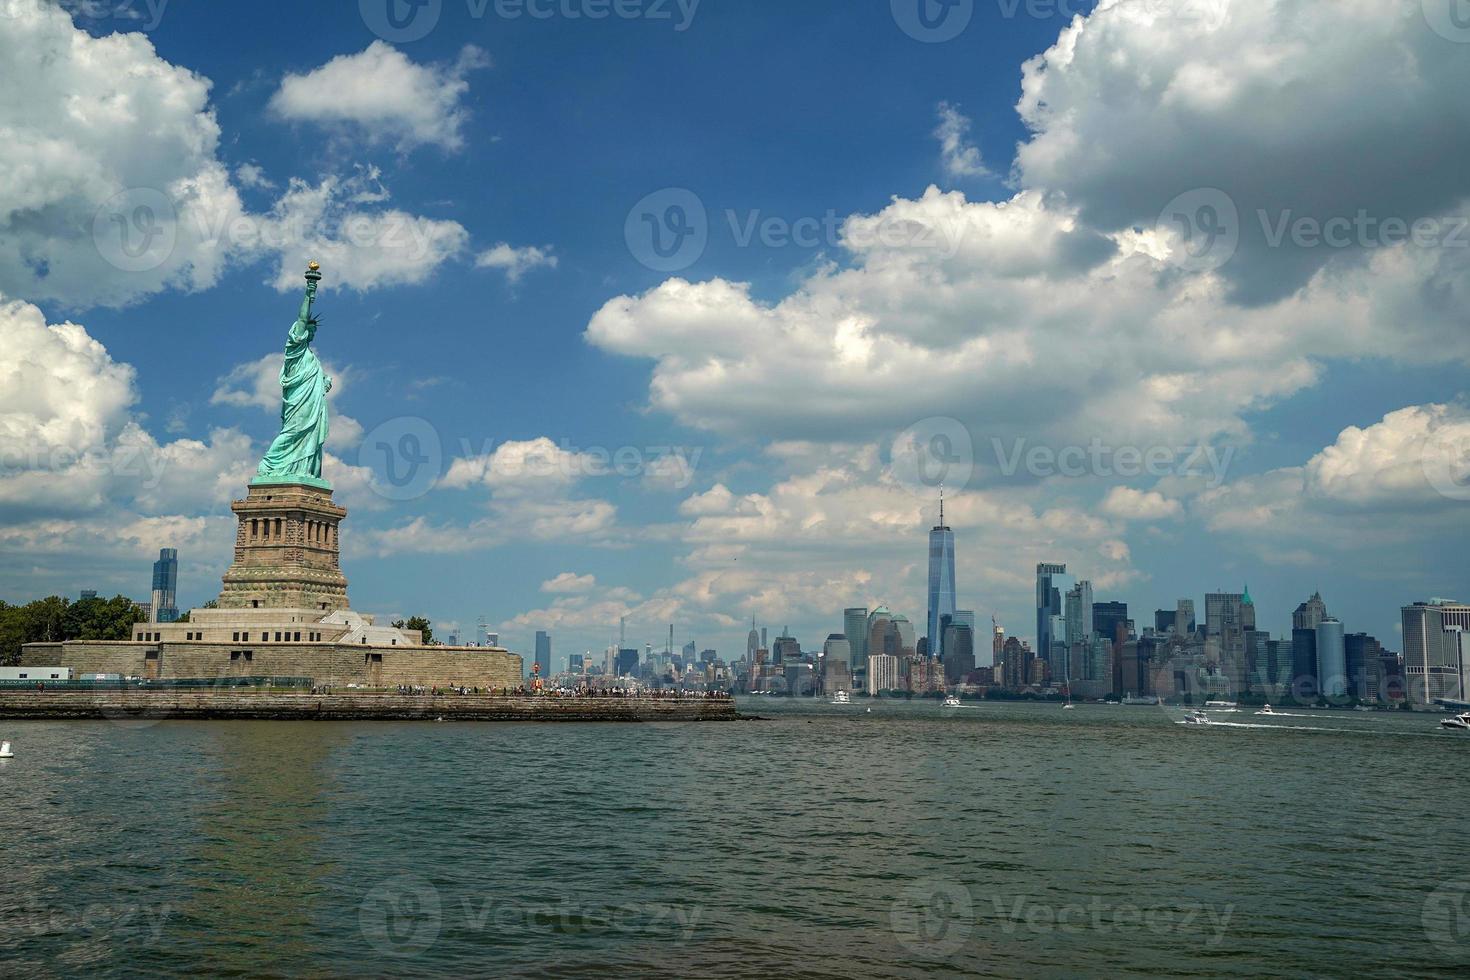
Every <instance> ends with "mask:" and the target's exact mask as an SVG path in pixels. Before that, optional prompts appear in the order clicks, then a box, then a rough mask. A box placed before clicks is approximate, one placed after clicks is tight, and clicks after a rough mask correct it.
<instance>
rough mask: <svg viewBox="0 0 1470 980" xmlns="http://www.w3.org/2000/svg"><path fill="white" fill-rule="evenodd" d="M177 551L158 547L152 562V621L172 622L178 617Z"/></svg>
mask: <svg viewBox="0 0 1470 980" xmlns="http://www.w3.org/2000/svg"><path fill="white" fill-rule="evenodd" d="M178 592H179V551H178V549H177V548H159V549H158V561H156V562H154V563H153V594H152V598H151V602H150V604H151V605H152V607H153V622H155V623H173V622H177V621H178V618H179V599H178Z"/></svg>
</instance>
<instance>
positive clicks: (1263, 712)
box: [1256, 704, 1276, 715]
mask: <svg viewBox="0 0 1470 980" xmlns="http://www.w3.org/2000/svg"><path fill="white" fill-rule="evenodd" d="M1256 714H1258V715H1274V714H1276V712H1274V711H1272V710H1271V706H1270V705H1269V704H1268V705H1265V706H1264V707H1262V708H1261V710H1260V711H1257V712H1256Z"/></svg>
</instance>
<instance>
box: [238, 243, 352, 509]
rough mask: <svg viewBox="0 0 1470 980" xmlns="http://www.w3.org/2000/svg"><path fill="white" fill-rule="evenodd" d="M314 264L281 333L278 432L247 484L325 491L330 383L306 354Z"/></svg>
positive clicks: (312, 328)
mask: <svg viewBox="0 0 1470 980" xmlns="http://www.w3.org/2000/svg"><path fill="white" fill-rule="evenodd" d="M319 269H320V266H318V265H317V263H315V262H312V263H311V264H310V266H309V267H308V271H307V273H306V296H305V298H303V299H302V301H301V312H300V313H299V314H298V315H297V317H296V322H295V323H293V324H291V332H290V333H288V334H287V335H286V362H285V363H284V364H283V365H281V432H280V434H279V435H277V436H276V437H275V439H274V440H272V441H271V447H270V449H268V450H266V454H265V458H264V459H262V460H261V461H260V467H259V469H258V470H257V471H256V473H257V475H256V477H255V479H253V480H251V481H250V482H251V484H252V485H260V484H278V483H306V484H309V485H311V486H316V487H322V488H323V489H331V484H329V483H328V482H327V481H326V480H323V479H322V447H323V446H325V445H326V442H327V424H328V423H327V392H329V391H331V390H332V379H331V378H329V377H327V373H326V372H325V371H324V370H322V364H321V361H318V360H317V359H316V354H314V353H312V350H311V341H312V338H314V337H315V336H316V328H317V324H318V322H319V321H318V319H317V318H316V317H315V316H313V315H312V312H311V304H312V301H313V300H315V299H316V286H317V283H318V282H320V281H321V278H322V274H321V272H320V271H318V270H319Z"/></svg>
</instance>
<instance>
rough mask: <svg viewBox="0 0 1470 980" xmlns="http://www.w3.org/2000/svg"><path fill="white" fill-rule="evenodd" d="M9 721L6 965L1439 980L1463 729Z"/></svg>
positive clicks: (850, 712)
mask: <svg viewBox="0 0 1470 980" xmlns="http://www.w3.org/2000/svg"><path fill="white" fill-rule="evenodd" d="M742 708H743V710H746V711H747V712H754V713H758V714H761V715H763V716H765V717H766V718H767V719H768V720H763V721H752V722H742V723H732V724H708V725H564V726H531V725H470V724H463V725H461V724H314V723H265V722H260V723H256V722H241V723H187V722H173V723H162V724H154V725H147V726H142V727H135V726H131V725H125V724H112V723H106V722H99V723H95V724H94V723H60V722H58V723H49V722H0V738H8V739H10V740H12V741H13V742H14V743H15V748H16V758H14V759H11V760H5V761H0V841H3V847H4V850H5V853H4V855H3V857H0V883H3V891H0V974H3V975H6V976H25V975H34V974H58V973H86V974H88V975H92V976H120V975H143V974H149V975H157V974H172V975H178V974H190V973H200V974H206V973H207V974H223V975H239V976H246V975H250V976H254V975H261V974H267V975H270V974H276V975H279V974H307V975H314V976H367V975H372V976H380V975H424V974H438V975H445V976H449V975H465V974H473V975H491V974H493V975H500V976H504V975H547V976H581V975H587V974H593V973H595V974H598V975H603V976H619V975H621V976H649V975H668V976H688V975H694V974H711V975H720V976H787V977H834V978H835V977H849V976H854V975H873V974H884V975H921V974H935V973H965V974H974V975H993V976H1055V977H1069V976H1079V975H1088V976H1119V975H1128V974H1132V973H1137V974H1140V975H1141V974H1145V973H1149V974H1157V973H1167V974H1172V975H1196V976H1206V975H1230V976H1242V977H1256V976H1269V975H1275V976H1301V975H1304V974H1314V975H1342V974H1348V973H1355V974H1364V975H1405V976H1410V975H1425V974H1431V975H1433V974H1442V975H1451V974H1455V973H1458V972H1459V971H1460V970H1462V969H1463V968H1465V967H1466V965H1467V964H1470V900H1467V893H1470V816H1467V812H1470V811H1467V808H1466V806H1467V804H1466V801H1467V799H1470V736H1463V735H1455V734H1448V733H1440V732H1437V731H1435V730H1434V729H1435V727H1436V726H1437V719H1436V718H1435V717H1432V716H1425V715H1417V716H1408V715H1402V714H1394V715H1390V714H1364V713H1344V712H1321V711H1301V712H1298V713H1297V715H1298V717H1281V718H1271V719H1262V718H1257V717H1255V716H1254V715H1253V714H1251V713H1250V712H1248V711H1245V712H1238V713H1235V714H1220V715H1216V718H1217V719H1218V720H1219V721H1221V722H1226V723H1227V724H1220V725H1212V726H1210V727H1208V728H1189V727H1184V726H1180V725H1176V724H1174V723H1173V722H1174V720H1175V719H1174V717H1173V716H1172V715H1171V714H1170V713H1169V712H1167V711H1165V710H1163V709H1160V708H1144V707H1104V706H1091V705H1086V706H1079V707H1078V708H1077V709H1076V710H1074V711H1066V712H1063V711H1061V710H1060V709H1059V707H1058V706H1056V705H984V706H976V707H966V708H960V709H942V708H940V707H938V706H937V705H935V704H933V703H924V704H880V705H877V706H874V707H873V708H872V710H871V711H869V710H868V709H867V707H866V706H865V705H863V704H861V703H859V704H854V705H852V706H849V707H841V706H832V705H826V704H797V703H793V702H780V701H776V702H767V701H765V700H764V699H756V700H755V701H748V702H744V703H743V705H742Z"/></svg>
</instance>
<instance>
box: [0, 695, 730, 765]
mask: <svg viewBox="0 0 1470 980" xmlns="http://www.w3.org/2000/svg"><path fill="white" fill-rule="evenodd" d="M0 718H60V719H91V718H106V719H109V720H112V721H117V722H121V723H128V722H139V721H155V720H164V719H246V720H278V721H426V720H438V719H440V718H442V719H444V720H445V721H519V722H527V721H530V722H556V721H562V722H606V721H612V722H689V721H734V720H737V719H738V718H739V715H738V714H737V713H736V711H735V702H734V701H732V700H729V699H704V698H689V699H675V698H555V697H489V696H479V697H476V696H465V697H461V696H459V695H449V696H443V697H406V696H400V695H396V694H366V693H364V694H356V693H346V694H340V693H338V694H329V695H315V694H283V693H276V692H266V691H249V692H234V691H228V690H225V691H170V690H151V691H150V690H139V689H137V688H131V689H124V690H119V691H62V690H59V689H52V690H47V691H45V692H36V691H25V690H20V691H15V690H0ZM19 751H20V752H24V751H25V750H24V746H21V747H20V748H19Z"/></svg>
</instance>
